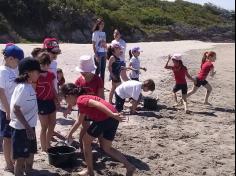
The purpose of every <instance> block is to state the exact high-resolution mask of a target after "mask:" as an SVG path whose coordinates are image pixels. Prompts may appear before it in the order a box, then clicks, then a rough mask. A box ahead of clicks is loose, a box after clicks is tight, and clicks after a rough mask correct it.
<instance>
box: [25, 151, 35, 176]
mask: <svg viewBox="0 0 236 176" xmlns="http://www.w3.org/2000/svg"><path fill="white" fill-rule="evenodd" d="M33 163H34V154H30V156H29V158H27V159H26V161H25V172H26V175H30V174H31V171H32V170H33Z"/></svg>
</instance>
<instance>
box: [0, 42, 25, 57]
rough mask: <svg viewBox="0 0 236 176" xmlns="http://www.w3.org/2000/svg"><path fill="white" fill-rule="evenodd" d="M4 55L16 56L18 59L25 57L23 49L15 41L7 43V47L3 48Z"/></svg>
mask: <svg viewBox="0 0 236 176" xmlns="http://www.w3.org/2000/svg"><path fill="white" fill-rule="evenodd" d="M3 55H4V56H5V57H14V58H16V59H18V60H22V59H23V58H24V52H23V50H22V49H21V48H19V47H18V46H16V45H14V44H13V43H8V44H6V48H5V49H4V50H3Z"/></svg>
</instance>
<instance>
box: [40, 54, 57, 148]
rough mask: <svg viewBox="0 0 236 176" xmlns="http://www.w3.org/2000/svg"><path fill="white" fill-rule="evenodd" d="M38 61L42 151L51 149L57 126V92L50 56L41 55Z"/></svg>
mask: <svg viewBox="0 0 236 176" xmlns="http://www.w3.org/2000/svg"><path fill="white" fill-rule="evenodd" d="M38 61H39V63H40V67H41V70H42V73H40V76H39V79H38V81H37V85H36V92H37V102H38V110H39V120H40V123H41V132H40V142H41V148H42V151H44V152H46V151H47V149H49V148H50V142H51V139H52V136H53V131H54V128H55V125H56V102H57V101H56V90H55V87H54V83H53V81H54V79H55V75H54V74H53V73H51V72H49V71H48V69H49V66H50V64H51V60H50V56H49V55H48V54H47V53H41V54H40V55H39V56H38Z"/></svg>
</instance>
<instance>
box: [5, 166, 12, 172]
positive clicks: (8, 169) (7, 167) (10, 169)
mask: <svg viewBox="0 0 236 176" xmlns="http://www.w3.org/2000/svg"><path fill="white" fill-rule="evenodd" d="M4 171H5V172H10V173H14V166H13V165H12V166H6V167H5V168H4Z"/></svg>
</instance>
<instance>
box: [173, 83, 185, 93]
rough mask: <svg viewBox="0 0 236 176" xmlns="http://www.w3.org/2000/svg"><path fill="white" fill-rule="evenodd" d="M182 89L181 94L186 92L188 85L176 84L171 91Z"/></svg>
mask: <svg viewBox="0 0 236 176" xmlns="http://www.w3.org/2000/svg"><path fill="white" fill-rule="evenodd" d="M180 90H181V91H182V95H186V94H187V93H188V85H187V84H176V85H175V87H174V88H173V92H174V93H176V92H178V91H180Z"/></svg>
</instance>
